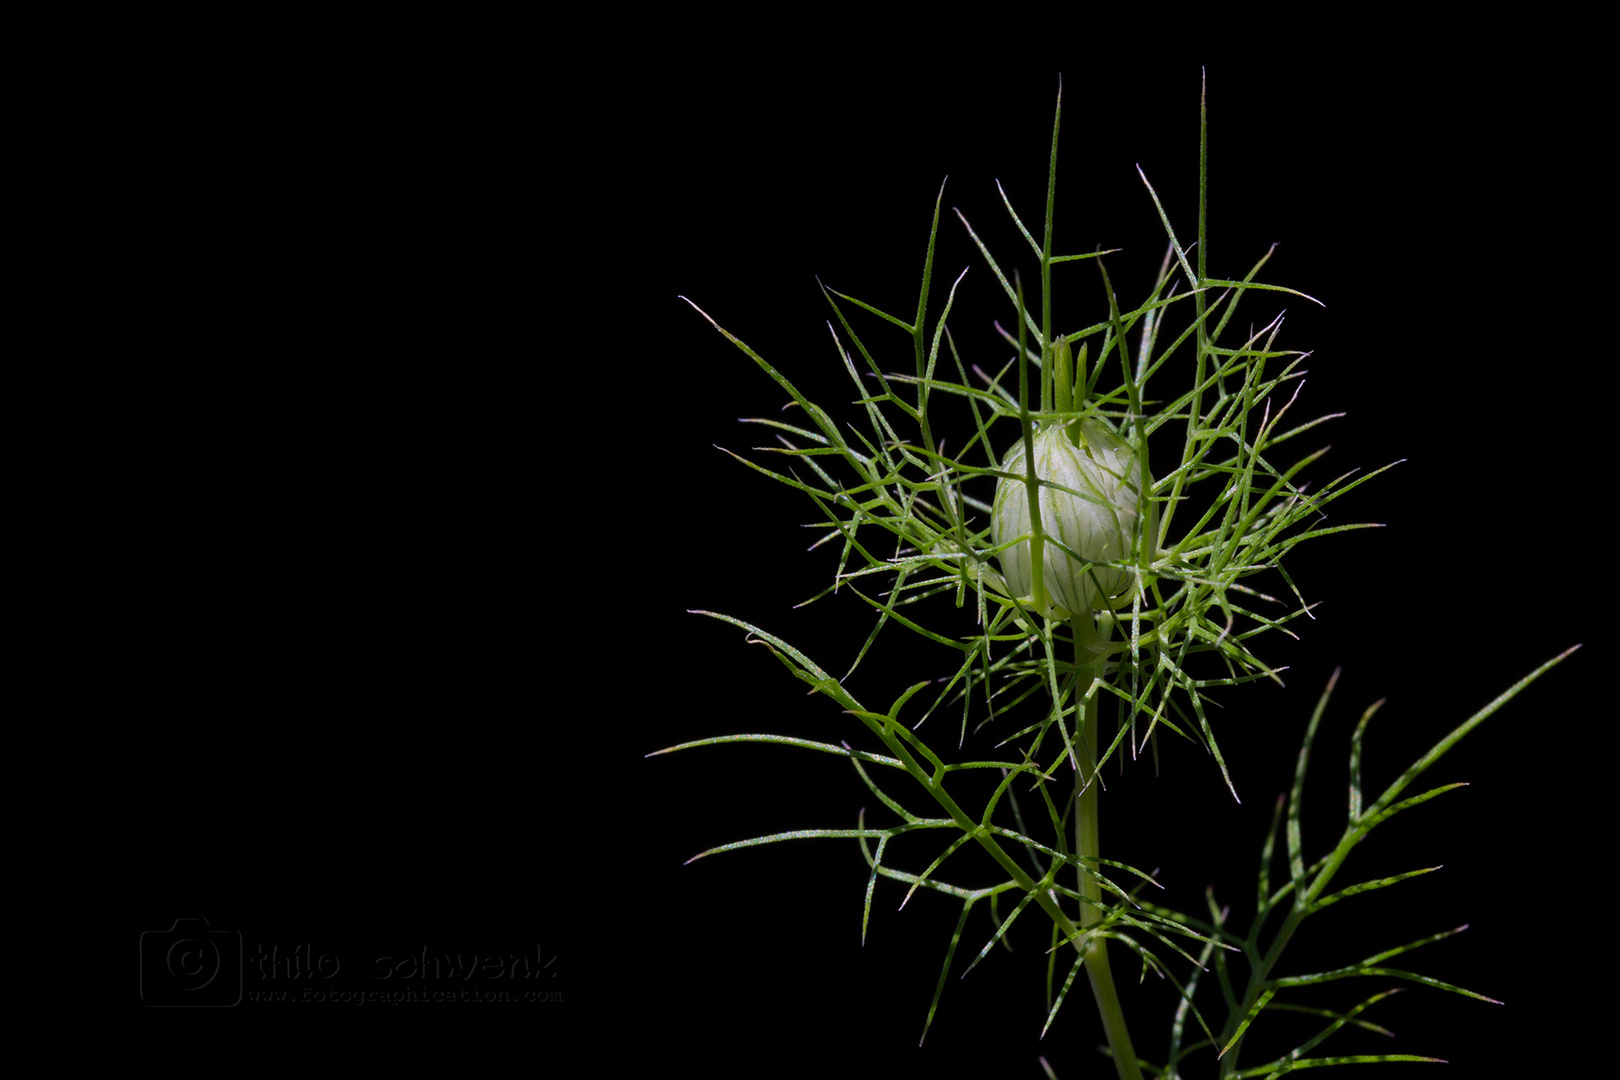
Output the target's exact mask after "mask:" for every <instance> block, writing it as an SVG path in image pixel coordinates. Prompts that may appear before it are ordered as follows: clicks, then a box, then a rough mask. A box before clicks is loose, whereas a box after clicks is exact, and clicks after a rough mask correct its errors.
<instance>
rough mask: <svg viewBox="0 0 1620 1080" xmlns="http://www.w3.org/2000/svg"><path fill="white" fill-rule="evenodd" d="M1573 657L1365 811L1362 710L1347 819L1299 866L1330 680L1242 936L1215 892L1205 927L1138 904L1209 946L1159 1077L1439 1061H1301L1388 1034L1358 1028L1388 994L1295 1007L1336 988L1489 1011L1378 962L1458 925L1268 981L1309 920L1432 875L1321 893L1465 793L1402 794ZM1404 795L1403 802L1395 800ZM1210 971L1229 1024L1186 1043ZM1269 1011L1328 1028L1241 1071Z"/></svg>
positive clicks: (1423, 761)
mask: <svg viewBox="0 0 1620 1080" xmlns="http://www.w3.org/2000/svg"><path fill="white" fill-rule="evenodd" d="M1576 648H1579V646H1576ZM1574 652H1575V648H1571V649H1568V650H1566V651H1565V652H1563V653H1561V654H1559V655H1558V656H1555V657H1553V658H1552V659H1551V660H1549V661H1547V662H1546V663H1545V664H1543V665H1541V666H1540V667H1539V668H1537V669H1536V670H1535V671H1533V672H1531V673H1530V674H1529V675H1526V676H1525V677H1524V678H1523V679H1520V680H1519V681H1518V682H1516V683H1514V684H1513V685H1512V686H1511V687H1509V688H1508V689H1507V690H1506V691H1504V692H1503V693H1502V694H1501V695H1499V696H1498V697H1497V698H1496V699H1495V700H1494V701H1492V702H1491V703H1490V704H1488V705H1486V706H1485V707H1484V708H1483V709H1480V710H1479V711H1478V712H1477V713H1475V714H1474V715H1473V716H1471V717H1469V718H1468V719H1467V720H1465V721H1463V722H1462V723H1461V724H1459V725H1458V726H1457V727H1456V728H1455V729H1453V730H1452V731H1451V732H1450V733H1449V734H1448V735H1446V737H1445V738H1443V739H1441V740H1440V741H1439V742H1437V743H1435V744H1434V746H1433V747H1431V748H1430V749H1429V751H1428V752H1427V753H1426V754H1424V755H1423V756H1422V757H1420V758H1419V759H1418V760H1417V761H1415V762H1413V763H1412V765H1411V766H1410V767H1408V768H1407V769H1406V771H1405V772H1403V773H1402V774H1401V775H1400V776H1399V777H1398V778H1397V779H1396V780H1395V781H1394V782H1393V783H1392V784H1390V785H1389V787H1387V788H1386V789H1384V791H1383V793H1382V794H1381V795H1379V796H1378V797H1377V798H1376V799H1374V800H1373V801H1372V802H1371V803H1367V802H1366V800H1365V796H1364V794H1363V788H1362V781H1361V762H1362V738H1363V736H1364V735H1365V733H1366V730H1367V725H1368V723H1369V722H1370V721H1371V720H1372V717H1373V714H1374V713H1376V712H1377V711H1378V708H1379V706H1380V705H1381V704H1382V702H1378V703H1376V704H1374V705H1373V706H1372V707H1371V708H1369V709H1367V711H1366V712H1365V713H1363V714H1362V717H1361V722H1360V723H1359V724H1357V725H1356V730H1355V733H1354V735H1352V736H1351V740H1350V769H1349V772H1350V798H1349V805H1348V808H1347V813H1346V816H1345V826H1344V832H1343V834H1342V835H1341V836H1340V837H1339V840H1338V842H1337V843H1336V844H1335V845H1334V847H1333V848H1332V849H1331V850H1330V851H1328V852H1327V854H1325V855H1323V856H1321V857H1320V858H1318V859H1316V860H1315V861H1313V862H1311V863H1306V861H1305V854H1304V839H1303V837H1302V836H1301V830H1300V807H1301V805H1302V801H1303V796H1304V788H1305V768H1306V765H1307V763H1308V762H1309V760H1310V753H1311V744H1312V742H1313V741H1314V740H1315V737H1316V731H1317V727H1318V725H1319V724H1320V723H1321V721H1322V716H1323V714H1324V713H1325V712H1326V710H1327V704H1328V699H1329V696H1330V695H1331V694H1332V692H1333V686H1334V683H1335V682H1336V681H1337V679H1338V673H1337V672H1335V673H1334V676H1333V679H1330V680H1329V682H1328V685H1327V688H1326V689H1325V690H1324V691H1323V693H1322V697H1321V700H1320V701H1319V702H1318V703H1317V706H1316V710H1315V712H1314V713H1313V714H1312V715H1311V720H1310V724H1309V725H1308V726H1307V728H1306V731H1305V739H1304V742H1303V744H1302V745H1301V746H1300V751H1299V759H1298V764H1297V766H1296V767H1295V770H1294V783H1293V787H1292V789H1291V791H1290V792H1289V794H1288V795H1287V796H1286V797H1285V798H1279V799H1278V800H1277V810H1276V814H1275V815H1274V817H1273V819H1272V824H1271V829H1270V830H1269V832H1268V833H1267V836H1266V841H1265V845H1264V848H1263V850H1262V852H1261V856H1260V874H1259V879H1258V883H1257V887H1256V890H1255V913H1254V918H1253V921H1252V922H1251V923H1250V926H1249V930H1248V932H1247V933H1246V934H1243V935H1239V934H1236V933H1234V932H1232V931H1231V929H1229V924H1230V918H1229V915H1230V912H1229V910H1227V909H1223V908H1220V907H1219V906H1218V905H1217V904H1216V901H1215V897H1214V895H1213V893H1209V894H1206V898H1207V900H1208V905H1209V917H1208V918H1207V919H1199V918H1195V917H1193V916H1191V915H1187V914H1183V913H1181V912H1177V911H1171V910H1170V909H1168V908H1163V907H1158V906H1156V905H1153V904H1147V903H1144V904H1143V905H1142V906H1143V908H1144V909H1145V910H1148V911H1151V912H1152V913H1154V914H1156V915H1159V916H1161V917H1163V918H1167V919H1171V920H1173V921H1175V922H1177V923H1179V924H1181V925H1184V926H1187V927H1190V928H1193V929H1196V930H1199V931H1200V932H1202V933H1204V934H1205V935H1207V937H1208V941H1209V944H1206V945H1205V947H1204V951H1203V953H1202V954H1201V955H1200V956H1199V958H1198V962H1197V965H1196V970H1195V971H1194V972H1193V974H1192V976H1191V978H1190V979H1189V980H1188V986H1187V988H1186V989H1187V992H1186V995H1185V998H1184V1003H1183V1005H1182V1006H1181V1007H1180V1008H1179V1009H1178V1010H1177V1012H1176V1016H1175V1020H1174V1022H1173V1024H1172V1027H1171V1032H1170V1049H1169V1054H1168V1057H1167V1059H1166V1063H1165V1065H1164V1067H1163V1069H1162V1070H1160V1071H1159V1075H1161V1076H1163V1077H1167V1078H1169V1077H1178V1076H1181V1075H1183V1074H1182V1071H1181V1070H1182V1066H1183V1063H1184V1062H1186V1061H1187V1060H1188V1059H1189V1058H1190V1057H1192V1056H1193V1055H1195V1054H1199V1053H1201V1052H1203V1051H1209V1050H1214V1051H1215V1052H1216V1054H1217V1057H1218V1059H1219V1074H1218V1075H1219V1076H1221V1077H1239V1076H1244V1077H1247V1076H1259V1077H1266V1078H1268V1080H1269V1078H1271V1077H1277V1076H1282V1075H1284V1074H1285V1073H1289V1072H1293V1071H1294V1070H1296V1069H1304V1068H1314V1067H1317V1066H1324V1065H1347V1064H1362V1063H1371V1062H1380V1061H1436V1060H1439V1059H1437V1058H1425V1057H1414V1056H1412V1055H1408V1054H1378V1055H1355V1056H1349V1057H1314V1058H1313V1057H1309V1056H1307V1055H1309V1054H1310V1053H1311V1051H1313V1050H1315V1049H1316V1047H1318V1046H1319V1045H1321V1043H1322V1042H1323V1041H1324V1040H1326V1039H1327V1038H1328V1037H1329V1036H1331V1035H1333V1034H1334V1033H1335V1032H1337V1031H1339V1030H1340V1029H1341V1028H1343V1027H1345V1026H1346V1025H1354V1026H1356V1027H1360V1028H1363V1029H1365V1030H1369V1031H1375V1032H1378V1033H1380V1034H1383V1035H1389V1034H1390V1032H1388V1031H1386V1030H1384V1029H1383V1028H1381V1027H1379V1026H1377V1025H1376V1024H1372V1023H1370V1022H1368V1021H1366V1020H1363V1019H1361V1014H1362V1013H1363V1012H1365V1011H1366V1010H1368V1009H1369V1008H1370V1007H1372V1006H1373V1005H1374V1004H1376V1003H1377V1002H1379V1001H1381V1000H1382V999H1384V998H1386V997H1388V996H1389V995H1390V994H1392V993H1394V992H1395V991H1394V990H1384V991H1380V992H1379V993H1376V994H1373V995H1372V996H1371V997H1369V998H1367V999H1365V1000H1364V1001H1361V1002H1359V1003H1358V1004H1356V1005H1354V1006H1353V1007H1351V1008H1349V1009H1345V1010H1342V1011H1341V1010H1337V1009H1331V1008H1322V1007H1319V1006H1315V1005H1311V1004H1307V1003H1306V1002H1303V1001H1296V1000H1294V998H1295V997H1296V993H1297V992H1298V991H1301V990H1305V989H1306V988H1311V987H1316V986H1320V985H1322V984H1325V983H1330V982H1336V981H1338V980H1340V979H1353V978H1375V977H1376V978H1384V979H1394V980H1399V981H1405V982H1414V983H1419V984H1422V985H1424V986H1430V987H1434V988H1436V989H1439V990H1447V991H1450V992H1452V993H1455V994H1462V995H1464V996H1466V997H1471V998H1477V999H1479V1000H1480V1001H1489V1002H1493V1003H1495V999H1493V998H1488V997H1486V996H1485V995H1483V994H1478V993H1475V992H1474V991H1472V990H1465V989H1463V988H1461V987H1458V986H1453V985H1451V984H1450V983H1446V982H1442V981H1440V980H1439V979H1434V978H1430V977H1429V976H1426V975H1421V974H1418V973H1417V972H1414V971H1410V970H1407V969H1406V968H1404V967H1390V966H1388V964H1387V963H1386V961H1389V960H1392V959H1394V958H1395V957H1397V956H1400V955H1401V954H1403V953H1408V952H1411V951H1412V950H1414V949H1416V948H1418V947H1419V946H1422V945H1428V944H1431V943H1433V942H1436V941H1440V940H1442V939H1443V938H1448V937H1451V936H1452V935H1453V934H1457V933H1460V932H1462V931H1463V930H1465V929H1467V927H1466V926H1459V927H1457V928H1455V929H1451V930H1443V931H1441V932H1439V933H1434V934H1430V935H1428V936H1426V937H1422V938H1419V939H1417V940H1415V941H1411V942H1407V943H1406V944H1402V945H1397V946H1394V947H1392V948H1389V949H1384V950H1382V951H1380V952H1378V953H1375V954H1374V955H1372V956H1369V957H1366V958H1364V959H1361V960H1358V961H1354V962H1352V963H1347V964H1344V965H1341V966H1339V967H1336V968H1333V969H1331V970H1328V971H1318V972H1312V973H1308V974H1303V975H1277V974H1274V972H1275V971H1276V969H1277V967H1278V964H1279V961H1280V960H1281V959H1282V956H1283V953H1284V950H1285V949H1286V948H1287V946H1288V944H1289V942H1290V941H1291V940H1292V939H1293V937H1294V935H1295V934H1296V933H1297V932H1298V930H1299V929H1300V927H1301V926H1302V925H1303V924H1304V922H1305V921H1306V919H1308V918H1309V917H1310V916H1312V915H1315V914H1316V913H1317V912H1319V911H1321V910H1323V909H1324V908H1327V907H1330V906H1332V905H1333V904H1337V903H1339V902H1341V901H1344V900H1348V899H1351V898H1353V897H1356V896H1360V895H1362V894H1364V893H1370V892H1374V891H1376V890H1379V889H1385V888H1389V887H1390V886H1392V885H1398V884H1400V883H1401V882H1403V881H1407V880H1410V879H1411V878H1414V877H1418V876H1420V875H1422V874H1427V873H1429V872H1431V871H1433V870H1437V869H1439V868H1438V867H1434V866H1430V867H1422V868H1419V869H1416V870H1411V871H1409V872H1407V873H1404V874H1396V875H1394V876H1393V877H1386V878H1379V879H1376V880H1371V881H1361V882H1357V883H1356V884H1354V885H1349V886H1345V887H1341V888H1339V889H1336V890H1334V891H1331V892H1330V891H1329V887H1330V886H1331V885H1332V884H1333V882H1334V880H1335V878H1336V877H1337V876H1338V873H1339V871H1340V870H1341V869H1342V868H1343V866H1344V863H1345V860H1346V859H1347V858H1348V857H1349V855H1350V853H1351V852H1352V851H1353V850H1354V849H1355V848H1356V847H1357V846H1358V845H1359V844H1361V842H1362V841H1364V840H1366V839H1367V837H1368V836H1369V835H1371V833H1372V831H1373V830H1374V829H1376V828H1378V827H1379V826H1380V825H1382V824H1384V823H1385V822H1387V821H1389V820H1390V819H1391V818H1392V817H1394V816H1395V815H1397V814H1399V813H1402V812H1403V811H1406V810H1410V809H1411V808H1413V807H1415V806H1420V805H1422V804H1423V803H1426V802H1428V801H1429V800H1430V799H1433V798H1435V797H1436V796H1439V795H1443V794H1445V793H1446V792H1448V791H1451V790H1453V789H1455V788H1459V787H1463V786H1464V785H1463V784H1455V783H1454V784H1444V785H1441V786H1440V787H1434V788H1430V789H1428V790H1426V791H1423V792H1420V793H1419V794H1416V795H1409V796H1407V795H1405V793H1406V791H1407V789H1408V788H1410V787H1411V786H1412V784H1413V782H1414V781H1416V780H1417V778H1418V777H1419V776H1421V775H1422V774H1423V773H1424V772H1426V771H1427V770H1428V769H1429V767H1430V766H1432V765H1433V764H1434V763H1435V762H1436V761H1438V760H1439V759H1440V758H1441V757H1442V756H1443V755H1444V754H1445V753H1446V752H1447V751H1449V750H1450V749H1451V748H1452V747H1453V746H1455V745H1456V744H1457V743H1458V742H1459V741H1461V739H1462V738H1463V736H1465V735H1467V734H1468V733H1469V732H1470V731H1472V730H1473V729H1474V728H1475V727H1477V726H1478V725H1479V724H1480V723H1481V722H1482V721H1483V720H1485V718H1486V717H1488V716H1490V715H1491V714H1492V713H1494V712H1496V711H1497V710H1498V709H1500V708H1501V707H1502V706H1503V705H1505V704H1507V703H1508V701H1510V700H1512V698H1513V697H1514V696H1516V695H1517V694H1518V693H1519V692H1520V691H1522V690H1523V689H1524V688H1525V687H1527V686H1529V685H1530V683H1532V682H1534V681H1535V680H1536V679H1538V678H1540V677H1541V676H1542V675H1544V674H1546V672H1548V671H1549V670H1551V669H1552V668H1553V667H1554V666H1555V665H1557V664H1559V663H1560V662H1562V661H1563V660H1564V659H1565V658H1567V657H1568V656H1570V655H1571V654H1572V653H1574ZM1403 796H1405V797H1404V798H1403ZM1279 829H1281V831H1282V833H1283V836H1284V853H1285V856H1286V861H1287V869H1288V876H1287V880H1286V881H1284V882H1282V883H1281V884H1276V885H1274V883H1273V881H1272V868H1273V865H1274V863H1275V861H1276V854H1277V851H1276V848H1277V835H1278V831H1279ZM1239 959H1241V961H1242V963H1243V964H1244V965H1245V966H1246V968H1247V975H1248V977H1247V980H1246V981H1245V982H1244V984H1243V986H1242V988H1241V990H1240V989H1239V987H1238V980H1237V978H1236V973H1235V972H1234V970H1233V969H1234V967H1236V966H1237V963H1238V960H1239ZM1211 971H1213V974H1214V976H1215V981H1216V982H1217V984H1218V987H1219V993H1220V996H1221V998H1222V1000H1223V1001H1224V1003H1225V1005H1226V1009H1227V1015H1228V1019H1227V1022H1226V1025H1225V1027H1223V1028H1222V1030H1221V1033H1220V1035H1219V1037H1217V1038H1207V1039H1203V1040H1199V1041H1195V1042H1191V1043H1188V1042H1186V1039H1185V1037H1186V1014H1187V1010H1188V1007H1189V1005H1190V1003H1191V1001H1192V999H1193V998H1195V997H1196V995H1197V991H1198V989H1199V986H1200V982H1201V981H1202V980H1204V979H1205V978H1206V977H1207V976H1208V975H1209V974H1210V973H1211ZM1268 1008H1269V1009H1273V1010H1277V1009H1287V1010H1290V1011H1295V1012H1303V1013H1309V1014H1312V1015H1316V1016H1320V1017H1322V1018H1324V1019H1326V1020H1327V1021H1328V1023H1327V1025H1326V1026H1325V1027H1323V1028H1322V1029H1321V1031H1319V1032H1318V1033H1317V1034H1316V1035H1315V1036H1313V1037H1312V1038H1310V1039H1308V1040H1306V1041H1305V1042H1303V1043H1301V1044H1300V1045H1299V1046H1297V1047H1295V1048H1294V1049H1293V1050H1291V1051H1289V1052H1288V1053H1287V1054H1285V1055H1283V1056H1282V1057H1279V1058H1277V1059H1275V1060H1273V1061H1269V1062H1266V1063H1265V1064H1263V1065H1256V1066H1252V1067H1249V1068H1244V1069H1239V1068H1238V1064H1237V1063H1238V1056H1239V1053H1240V1052H1241V1050H1242V1045H1243V1039H1244V1037H1245V1035H1247V1034H1248V1032H1249V1029H1250V1027H1251V1026H1252V1025H1253V1024H1254V1022H1255V1021H1256V1019H1258V1018H1259V1017H1260V1016H1261V1015H1262V1013H1263V1012H1264V1011H1265V1010H1266V1009H1268ZM1206 1031H1207V1029H1206Z"/></svg>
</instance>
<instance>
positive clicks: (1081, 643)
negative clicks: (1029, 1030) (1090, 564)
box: [1069, 612, 1142, 1080]
mask: <svg viewBox="0 0 1620 1080" xmlns="http://www.w3.org/2000/svg"><path fill="white" fill-rule="evenodd" d="M1069 625H1070V627H1071V628H1072V629H1073V631H1074V662H1075V667H1076V668H1077V669H1078V678H1079V681H1078V682H1076V683H1075V693H1076V694H1077V695H1079V694H1083V693H1085V691H1086V690H1087V689H1089V688H1090V686H1091V684H1092V682H1093V681H1095V680H1096V679H1097V678H1098V677H1099V676H1100V675H1101V674H1102V671H1101V669H1102V665H1103V662H1104V661H1103V647H1104V646H1106V645H1107V644H1108V640H1107V636H1106V635H1107V633H1109V632H1111V631H1104V632H1103V633H1098V631H1097V624H1096V621H1095V620H1094V619H1093V617H1092V616H1091V614H1090V613H1089V612H1084V613H1081V614H1079V615H1076V616H1075V617H1074V618H1073V619H1072V620H1070V623H1069ZM1098 697H1099V695H1098V694H1097V693H1093V694H1092V695H1091V698H1090V700H1089V701H1087V702H1086V703H1085V710H1086V712H1085V719H1084V720H1083V721H1082V723H1081V730H1080V733H1079V734H1080V738H1079V744H1080V752H1081V753H1082V754H1083V755H1084V757H1083V760H1082V762H1081V766H1082V768H1084V769H1086V770H1089V772H1088V774H1087V775H1086V776H1084V777H1083V778H1082V784H1083V787H1082V790H1081V792H1080V801H1079V805H1078V807H1077V808H1076V812H1075V819H1074V847H1075V854H1077V855H1079V856H1080V857H1081V858H1082V859H1096V858H1098V857H1099V856H1100V855H1101V846H1100V844H1099V842H1098V834H1097V794H1098V791H1099V789H1100V788H1101V787H1102V785H1101V784H1099V783H1098V782H1097V776H1096V773H1097V768H1098V765H1097V747H1098V745H1099V743H1098V739H1097V728H1098V720H1097V711H1098V710H1097V705H1098ZM1091 865H1092V866H1096V865H1097V864H1095V863H1093V864H1091ZM1080 897H1081V903H1080V928H1081V929H1082V930H1084V929H1085V928H1086V927H1088V926H1092V925H1094V924H1096V923H1097V922H1099V921H1101V919H1102V908H1101V906H1100V905H1101V903H1102V887H1101V886H1100V885H1099V884H1098V883H1097V879H1096V878H1094V877H1093V876H1092V875H1091V874H1090V873H1089V872H1088V871H1087V868H1086V867H1085V866H1082V867H1081V868H1080ZM1086 977H1087V978H1088V979H1090V980H1091V994H1092V996H1093V997H1094V998H1096V999H1097V1011H1098V1012H1099V1013H1101V1014H1102V1022H1103V1030H1104V1031H1105V1032H1106V1033H1107V1035H1108V1048H1109V1049H1110V1050H1112V1051H1113V1054H1114V1065H1115V1066H1116V1067H1117V1068H1118V1069H1119V1075H1120V1080H1141V1077H1142V1070H1141V1067H1140V1066H1139V1065H1138V1064H1137V1062H1136V1049H1135V1048H1134V1047H1133V1046H1132V1045H1131V1033H1130V1031H1129V1030H1128V1029H1127V1028H1126V1026H1125V1012H1124V1010H1123V1009H1121V1008H1120V1005H1119V994H1118V993H1117V992H1116V991H1115V989H1114V975H1113V972H1112V971H1111V970H1110V969H1109V967H1108V939H1107V938H1104V937H1093V938H1092V939H1091V940H1090V941H1089V942H1087V944H1086Z"/></svg>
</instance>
